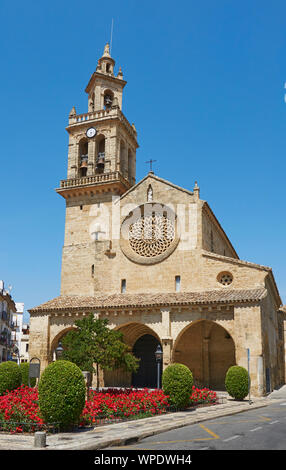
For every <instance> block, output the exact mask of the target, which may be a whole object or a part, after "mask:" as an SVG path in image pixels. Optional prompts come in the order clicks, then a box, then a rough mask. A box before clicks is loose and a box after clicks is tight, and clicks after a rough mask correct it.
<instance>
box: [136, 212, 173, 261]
mask: <svg viewBox="0 0 286 470" xmlns="http://www.w3.org/2000/svg"><path fill="white" fill-rule="evenodd" d="M174 238H175V226H174V223H173V221H172V220H170V219H168V218H167V216H166V215H159V214H152V215H149V216H146V217H144V216H141V217H140V218H139V219H137V221H136V222H135V223H134V224H132V225H131V227H130V230H129V243H130V246H131V248H132V249H133V250H134V251H135V252H136V253H137V254H138V255H140V256H144V257H147V258H151V257H154V256H158V255H160V254H162V253H164V252H165V251H166V250H167V249H168V248H169V247H170V245H171V244H172V242H173V241H174Z"/></svg>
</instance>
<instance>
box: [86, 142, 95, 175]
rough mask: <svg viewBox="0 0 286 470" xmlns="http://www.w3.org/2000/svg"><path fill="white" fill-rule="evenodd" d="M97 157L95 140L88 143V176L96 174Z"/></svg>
mask: <svg viewBox="0 0 286 470" xmlns="http://www.w3.org/2000/svg"><path fill="white" fill-rule="evenodd" d="M95 162H96V156H95V139H91V140H90V141H89V142H88V163H87V176H91V175H93V174H94V169H95V164H96V163H95Z"/></svg>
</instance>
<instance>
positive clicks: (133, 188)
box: [120, 171, 194, 200]
mask: <svg viewBox="0 0 286 470" xmlns="http://www.w3.org/2000/svg"><path fill="white" fill-rule="evenodd" d="M148 178H152V179H154V180H155V181H159V182H160V183H163V184H167V185H168V186H171V187H172V188H174V189H177V190H178V191H182V192H184V193H187V194H189V195H190V196H193V195H194V193H193V192H192V191H189V190H188V189H184V188H181V187H180V186H177V185H176V184H174V183H171V182H170V181H168V180H164V179H163V178H160V177H159V176H156V175H155V174H154V173H153V171H149V173H148V174H147V175H146V176H145V177H144V178H143V179H142V180H140V181H138V183H136V184H135V185H134V186H132V188H130V189H129V190H128V191H126V193H124V194H123V195H122V196H121V198H120V200H122V199H124V198H125V197H126V196H127V195H128V194H130V193H131V192H132V191H134V190H135V189H137V188H138V186H140V185H141V184H142V183H144V181H146V180H147V179H148Z"/></svg>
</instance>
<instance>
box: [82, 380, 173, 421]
mask: <svg viewBox="0 0 286 470" xmlns="http://www.w3.org/2000/svg"><path fill="white" fill-rule="evenodd" d="M169 406H170V405H169V403H168V396H167V395H165V394H164V393H163V391H162V390H153V391H152V390H148V389H144V390H136V389H124V390H118V389H108V390H107V391H102V392H95V391H92V392H90V395H89V399H88V400H87V401H86V404H85V408H84V409H83V412H82V420H81V424H82V425H88V424H93V423H96V421H97V420H100V419H104V418H108V419H116V418H117V419H118V418H121V419H123V418H124V419H126V418H132V417H148V416H154V415H158V414H162V413H165V412H166V411H167V410H168V408H169Z"/></svg>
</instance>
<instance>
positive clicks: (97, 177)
mask: <svg viewBox="0 0 286 470" xmlns="http://www.w3.org/2000/svg"><path fill="white" fill-rule="evenodd" d="M114 66H115V61H114V59H113V58H112V57H111V56H110V53H109V45H108V44H106V46H105V48H104V53H103V55H102V57H101V58H100V59H99V60H98V65H97V67H96V71H95V72H94V73H93V74H92V76H91V78H90V80H89V82H88V85H87V87H86V89H85V91H86V93H87V95H88V112H87V113H83V114H77V113H76V110H75V107H73V108H72V110H71V112H70V114H69V124H68V127H67V128H66V129H67V131H68V133H69V153H68V172H67V179H66V180H62V181H61V185H60V188H58V189H57V192H58V193H59V194H61V195H62V196H63V197H67V196H68V195H70V194H71V192H72V193H74V191H75V189H76V187H79V186H80V187H81V188H82V187H83V186H88V187H89V189H91V187H93V186H94V187H97V186H98V185H102V184H104V185H106V184H109V185H114V184H115V185H116V188H117V190H118V191H119V193H120V194H122V193H123V192H125V191H126V190H128V189H129V188H130V187H131V186H132V185H134V184H135V176H136V149H137V148H138V143H137V132H136V129H135V126H134V124H132V125H131V124H130V123H129V122H128V120H127V119H126V117H125V116H124V114H123V113H122V94H123V89H124V87H125V85H126V83H127V82H126V81H125V80H123V74H122V70H121V67H120V68H119V71H118V73H117V76H115V74H114Z"/></svg>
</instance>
